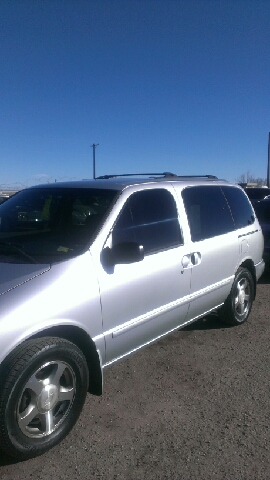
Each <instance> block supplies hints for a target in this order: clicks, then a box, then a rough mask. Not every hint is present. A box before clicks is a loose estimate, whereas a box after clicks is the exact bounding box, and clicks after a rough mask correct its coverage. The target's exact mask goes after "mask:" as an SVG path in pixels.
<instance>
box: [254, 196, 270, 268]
mask: <svg viewBox="0 0 270 480" xmlns="http://www.w3.org/2000/svg"><path fill="white" fill-rule="evenodd" d="M253 207H254V210H255V212H256V215H257V218H258V220H259V222H260V224H261V227H262V231H263V236H264V254H263V258H264V261H265V263H266V266H267V268H268V269H269V268H270V198H265V199H264V200H261V201H259V202H256V204H254V205H253Z"/></svg>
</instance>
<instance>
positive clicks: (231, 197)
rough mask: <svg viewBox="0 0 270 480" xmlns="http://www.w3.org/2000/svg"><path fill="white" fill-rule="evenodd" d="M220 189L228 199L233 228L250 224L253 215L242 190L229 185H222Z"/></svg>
mask: <svg viewBox="0 0 270 480" xmlns="http://www.w3.org/2000/svg"><path fill="white" fill-rule="evenodd" d="M222 191H223V192H224V195H225V196H226V198H227V200H228V203H229V206H230V209H231V212H232V216H233V219H234V224H235V228H236V229H237V228H243V227H246V226H247V225H252V223H254V220H255V217H254V213H253V210H252V207H251V204H250V202H249V200H248V199H247V197H246V195H245V194H244V192H243V191H242V190H241V189H240V188H237V187H229V186H227V187H226V186H225V187H222Z"/></svg>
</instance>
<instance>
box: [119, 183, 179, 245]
mask: <svg viewBox="0 0 270 480" xmlns="http://www.w3.org/2000/svg"><path fill="white" fill-rule="evenodd" d="M125 241H133V242H137V243H139V244H140V245H143V247H144V251H145V253H149V252H152V251H156V250H162V249H166V248H169V247H173V246H176V245H179V244H181V243H182V240H181V233H180V227H179V221H178V214H177V209H176V204H175V201H174V198H173V196H172V195H171V194H170V193H169V192H168V191H167V190H164V189H154V190H144V191H142V192H136V193H134V194H133V195H131V196H130V198H129V199H128V200H127V202H126V204H125V206H124V208H123V210H122V212H121V214H120V217H119V219H118V221H117V223H116V225H115V227H114V230H113V244H116V243H118V242H125Z"/></svg>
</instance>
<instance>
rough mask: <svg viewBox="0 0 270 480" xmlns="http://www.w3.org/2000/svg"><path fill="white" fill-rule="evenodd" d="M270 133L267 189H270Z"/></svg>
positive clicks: (269, 135)
mask: <svg viewBox="0 0 270 480" xmlns="http://www.w3.org/2000/svg"><path fill="white" fill-rule="evenodd" d="M269 177H270V132H269V134H268V163H267V187H268V188H270V178H269Z"/></svg>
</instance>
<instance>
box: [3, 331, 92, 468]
mask: <svg viewBox="0 0 270 480" xmlns="http://www.w3.org/2000/svg"><path fill="white" fill-rule="evenodd" d="M4 372H5V375H6V378H5V379H4V382H3V384H2V387H1V392H0V447H1V448H2V450H4V451H5V452H6V453H8V454H9V455H12V456H14V457H16V458H19V459H26V458H30V457H35V456H37V455H41V454H42V453H44V452H46V451H48V450H49V449H50V448H52V447H54V446H55V445H56V444H57V443H59V442H60V441H61V440H62V439H63V438H64V437H65V436H66V435H67V434H68V433H69V431H70V430H71V428H72V427H73V425H74V424H75V422H76V420H77V419H78V417H79V414H80V412H81V410H82V407H83V404H84V400H85V397H86V393H87V389H88V368H87V363H86V360H85V357H84V355H83V354H82V352H81V351H80V350H79V349H78V348H77V346H76V345H74V344H73V343H71V342H68V341H67V340H63V339H60V338H52V337H46V338H41V339H35V340H29V341H27V342H25V343H23V344H22V345H20V346H19V347H18V348H17V349H16V350H15V351H14V353H13V354H12V355H11V356H10V357H9V359H8V360H7V361H6V362H5V365H4Z"/></svg>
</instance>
